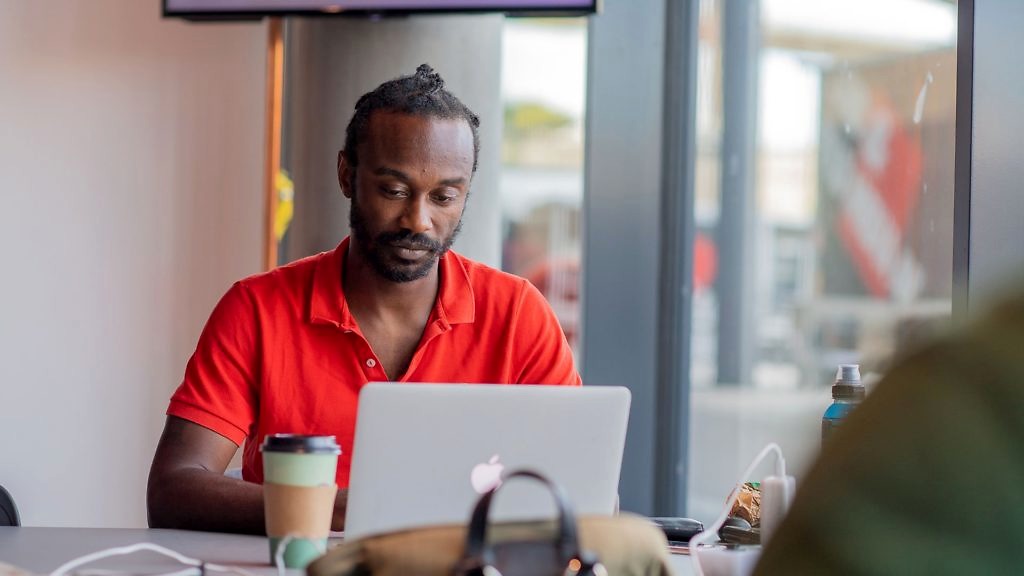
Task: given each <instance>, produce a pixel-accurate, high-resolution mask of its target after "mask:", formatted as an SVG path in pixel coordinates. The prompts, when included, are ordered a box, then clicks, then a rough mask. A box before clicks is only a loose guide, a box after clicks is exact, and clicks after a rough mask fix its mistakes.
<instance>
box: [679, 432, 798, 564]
mask: <svg viewBox="0 0 1024 576" xmlns="http://www.w3.org/2000/svg"><path fill="white" fill-rule="evenodd" d="M772 452H774V453H775V455H776V456H777V457H776V459H775V473H776V475H778V476H779V477H780V478H785V477H786V458H785V457H784V456H783V455H782V448H780V447H779V445H778V444H776V443H774V442H772V443H770V444H768V445H767V446H765V447H764V448H763V449H761V452H760V453H759V454H758V455H757V457H756V458H754V461H753V462H751V463H750V465H749V466H747V469H746V470H744V471H743V475H742V476H740V480H739V482H737V483H736V488H735V489H733V491H732V495H731V496H730V497H729V501H728V502H727V503H726V505H725V508H724V509H723V510H722V513H721V515H719V516H718V519H717V520H715V522H714V523H713V524H712V525H711V526H710V527H708V528H707V529H705V530H704V531H703V532H698V533H697V534H695V535H694V536H693V537H692V538H690V544H689V548H690V559H691V560H692V562H693V570H694V572H695V573H696V575H697V576H704V569H703V568H702V567H701V565H700V547H701V545H704V544H706V543H708V542H710V541H711V540H712V539H713V538H715V537H717V536H718V530H719V529H721V528H722V526H723V525H724V524H725V521H726V519H728V517H729V512H731V511H732V507H733V505H734V504H736V500H738V499H739V497H740V490H741V489H742V488H743V484H744V483H745V482H746V481H747V478H749V477H750V475H751V474H753V473H754V469H756V468H757V466H758V465H759V464H761V461H762V460H764V459H765V458H766V457H767V456H768V455H769V454H771V453H772Z"/></svg>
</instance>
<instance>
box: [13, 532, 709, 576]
mask: <svg viewBox="0 0 1024 576" xmlns="http://www.w3.org/2000/svg"><path fill="white" fill-rule="evenodd" d="M138 542H152V543H154V544H158V545H160V546H163V547H164V548H170V549H171V550H174V551H175V552H178V553H181V554H184V555H185V556H188V557H190V558H196V559H199V560H203V561H205V562H210V563H214V564H222V565H227V566H237V567H239V568H244V569H246V570H248V571H250V572H254V573H256V574H262V575H267V576H270V575H276V574H277V570H276V569H274V568H273V567H272V566H271V565H270V557H269V552H268V544H267V539H266V538H263V537H260V536H242V535H238V534H219V533H213V532H193V531H189V530H146V529H121V528H31V527H28V528H26V527H21V528H9V527H0V562H2V563H5V564H10V565H13V566H16V567H18V568H21V569H23V570H27V571H29V572H33V573H37V574H48V573H50V572H51V571H53V570H54V569H56V568H57V567H59V566H60V565H62V564H64V563H65V562H67V561H68V560H71V559H73V558H77V557H79V556H83V555H85V554H89V553H91V552H96V551H98V550H103V549H105V548H113V547H119V546H128V545H130V544H135V543H138ZM672 561H673V568H674V569H675V570H676V574H677V575H678V576H689V575H691V574H692V573H693V572H692V570H691V568H690V557H689V556H681V555H680V556H672ZM89 568H102V569H107V570H117V571H125V572H131V573H135V574H160V573H167V572H174V571H176V570H178V569H183V568H185V566H183V565H181V564H178V563H177V562H175V561H174V560H172V559H171V558H167V557H164V556H161V555H158V554H156V553H153V552H137V553H135V554H133V555H131V556H122V557H117V558H109V559H106V560H102V561H99V562H96V563H93V564H90V565H89ZM288 573H289V574H290V575H292V576H296V575H299V574H302V571H300V570H289V571H288Z"/></svg>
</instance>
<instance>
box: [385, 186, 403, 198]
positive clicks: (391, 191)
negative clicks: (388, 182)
mask: <svg viewBox="0 0 1024 576" xmlns="http://www.w3.org/2000/svg"><path fill="white" fill-rule="evenodd" d="M380 192H381V194H383V195H385V196H387V197H388V198H405V197H406V196H408V195H409V192H408V190H404V189H402V188H389V187H387V186H381V188H380Z"/></svg>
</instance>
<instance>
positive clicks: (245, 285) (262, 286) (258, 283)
mask: <svg viewBox="0 0 1024 576" xmlns="http://www.w3.org/2000/svg"><path fill="white" fill-rule="evenodd" d="M330 255H331V252H321V253H319V254H314V255H312V256H307V257H305V258H302V259H299V260H295V261H294V262H290V263H288V264H284V265H282V266H278V267H277V268H274V269H272V270H268V271H266V272H260V273H258V274H253V275H252V276H247V277H245V278H243V279H241V280H239V281H238V282H236V283H235V286H234V287H233V288H232V289H233V290H239V291H242V292H247V293H249V294H250V295H251V296H252V297H254V298H256V299H263V298H267V297H270V296H273V295H278V296H280V295H284V294H289V293H304V292H305V291H306V289H307V287H308V286H309V285H310V283H311V282H312V280H313V276H314V275H315V272H316V269H317V267H318V266H319V265H320V263H321V262H322V261H324V260H325V259H327V258H328V257H330Z"/></svg>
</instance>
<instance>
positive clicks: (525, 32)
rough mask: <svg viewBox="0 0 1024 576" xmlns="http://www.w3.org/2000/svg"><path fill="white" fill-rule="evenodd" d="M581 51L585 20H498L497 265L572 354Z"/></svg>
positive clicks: (580, 190) (577, 246) (580, 139)
mask: <svg viewBox="0 0 1024 576" xmlns="http://www.w3.org/2000/svg"><path fill="white" fill-rule="evenodd" d="M586 51H587V28H586V19H583V18H558V19H554V18H552V19H537V18H528V19H508V20H506V21H505V28H504V37H503V41H502V66H501V78H502V97H503V106H504V118H505V124H504V134H503V138H502V170H501V176H500V185H501V212H502V231H503V233H502V239H503V240H502V269H504V270H505V271H507V272H511V273H513V274H517V275H520V276H523V277H524V278H527V279H528V280H530V281H531V282H533V284H534V285H535V286H537V288H538V289H540V291H541V292H542V293H543V294H544V296H545V297H546V298H547V299H548V302H549V303H550V304H551V306H552V308H553V309H554V311H555V314H557V315H558V319H559V321H560V322H561V324H562V329H563V330H564V331H565V335H566V337H567V338H568V339H569V343H570V344H571V345H572V346H573V350H574V351H575V352H576V353H577V356H578V354H579V342H580V340H579V318H580V280H579V278H580V262H581V258H580V251H581V249H582V240H581V236H580V209H581V205H582V201H583V113H584V101H585V98H584V93H585V90H586V82H585V75H586ZM538 62H544V65H543V66H538V65H537V63H538Z"/></svg>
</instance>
